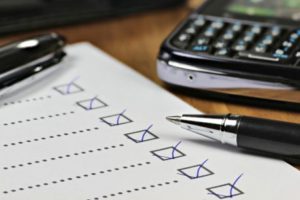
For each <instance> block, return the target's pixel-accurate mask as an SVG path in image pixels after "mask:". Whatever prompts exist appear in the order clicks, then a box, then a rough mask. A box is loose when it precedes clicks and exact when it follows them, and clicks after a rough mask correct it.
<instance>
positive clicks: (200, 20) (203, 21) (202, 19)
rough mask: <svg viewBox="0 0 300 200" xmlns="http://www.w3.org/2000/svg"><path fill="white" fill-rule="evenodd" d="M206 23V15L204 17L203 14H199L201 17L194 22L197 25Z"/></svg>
mask: <svg viewBox="0 0 300 200" xmlns="http://www.w3.org/2000/svg"><path fill="white" fill-rule="evenodd" d="M205 23H206V21H205V19H204V17H202V16H199V17H198V18H197V19H196V20H195V21H194V22H193V24H194V25H195V26H197V27H201V26H204V25H205Z"/></svg>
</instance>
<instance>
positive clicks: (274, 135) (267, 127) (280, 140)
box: [167, 114, 300, 164]
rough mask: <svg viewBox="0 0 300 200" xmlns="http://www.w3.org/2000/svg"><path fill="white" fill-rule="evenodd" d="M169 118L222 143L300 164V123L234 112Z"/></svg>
mask: <svg viewBox="0 0 300 200" xmlns="http://www.w3.org/2000/svg"><path fill="white" fill-rule="evenodd" d="M167 120H169V121H171V122H173V123H174V124H177V125H180V126H181V127H182V128H184V129H187V130H189V131H192V132H194V133H197V134H200V135H202V136H205V137H208V138H210V139H213V140H216V141H220V142H222V143H223V144H229V145H233V146H236V147H239V148H241V149H245V150H251V151H254V152H258V153H263V154H264V155H270V156H274V157H279V158H282V159H284V160H287V161H289V162H293V163H297V164H299V163H300V124H293V123H288V122H281V121H274V120H267V119H260V118H254V117H246V116H239V115H232V114H228V115H182V116H181V117H180V116H171V117H167Z"/></svg>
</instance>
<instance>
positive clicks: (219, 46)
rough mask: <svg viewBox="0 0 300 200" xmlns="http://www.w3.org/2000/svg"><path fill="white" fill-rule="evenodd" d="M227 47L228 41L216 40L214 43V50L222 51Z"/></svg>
mask: <svg viewBox="0 0 300 200" xmlns="http://www.w3.org/2000/svg"><path fill="white" fill-rule="evenodd" d="M227 46H228V41H225V40H218V41H216V42H215V43H214V47H215V48H216V49H223V48H225V47H227Z"/></svg>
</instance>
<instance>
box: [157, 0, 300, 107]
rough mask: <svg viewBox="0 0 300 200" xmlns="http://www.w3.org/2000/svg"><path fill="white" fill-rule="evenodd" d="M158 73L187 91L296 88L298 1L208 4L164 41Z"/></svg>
mask: <svg viewBox="0 0 300 200" xmlns="http://www.w3.org/2000/svg"><path fill="white" fill-rule="evenodd" d="M157 70H158V74H159V77H160V78H161V79H162V80H163V81H165V82H166V83H169V84H171V85H175V86H181V87H185V88H193V89H206V88H223V89H224V88H226V89H233V88H252V89H253V88H260V89H261V88H263V89H291V88H298V87H299V86H300V0H208V1H206V2H205V3H204V4H203V5H202V6H201V7H200V8H198V9H197V10H195V11H194V12H192V13H191V14H190V15H189V16H188V17H187V18H186V19H185V20H184V21H183V22H182V23H181V24H180V25H179V26H178V27H177V28H176V29H175V30H174V31H173V32H172V33H171V34H170V36H168V38H167V39H166V40H165V41H164V43H163V44H162V46H161V49H160V53H159V56H158V65H157ZM294 96H295V95H294ZM297 96H298V98H297ZM299 96H300V93H298V95H296V99H297V101H299V103H300V99H299Z"/></svg>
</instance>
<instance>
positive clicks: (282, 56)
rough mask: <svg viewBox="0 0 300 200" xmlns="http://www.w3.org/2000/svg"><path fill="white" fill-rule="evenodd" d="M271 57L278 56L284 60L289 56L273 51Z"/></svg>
mask: <svg viewBox="0 0 300 200" xmlns="http://www.w3.org/2000/svg"><path fill="white" fill-rule="evenodd" d="M273 57H274V58H279V59H282V60H286V59H288V58H289V56H288V55H287V54H277V53H274V54H273Z"/></svg>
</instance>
